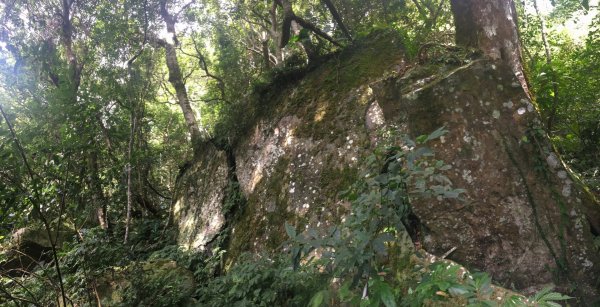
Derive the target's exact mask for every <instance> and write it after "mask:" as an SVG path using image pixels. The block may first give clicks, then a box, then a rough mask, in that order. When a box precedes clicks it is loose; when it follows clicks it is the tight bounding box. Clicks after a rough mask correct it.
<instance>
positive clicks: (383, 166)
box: [286, 128, 462, 306]
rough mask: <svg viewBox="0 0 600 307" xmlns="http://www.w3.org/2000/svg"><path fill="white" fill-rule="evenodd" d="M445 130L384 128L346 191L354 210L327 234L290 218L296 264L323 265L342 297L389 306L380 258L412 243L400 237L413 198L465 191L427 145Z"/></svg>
mask: <svg viewBox="0 0 600 307" xmlns="http://www.w3.org/2000/svg"><path fill="white" fill-rule="evenodd" d="M445 132H446V131H445V130H444V129H443V128H440V129H438V130H436V131H434V132H433V133H431V134H429V135H423V136H419V137H418V138H417V141H416V142H415V141H412V140H410V139H409V138H407V137H404V136H400V135H397V134H396V133H395V131H394V130H389V131H386V132H385V133H384V134H382V136H381V140H380V142H381V143H380V146H378V147H377V148H376V149H375V151H374V153H373V154H372V155H370V156H368V157H367V158H366V161H365V170H364V171H363V173H362V174H361V175H360V176H359V180H358V181H357V182H355V183H354V184H353V185H352V187H351V188H350V189H348V190H347V191H346V192H344V193H343V195H344V197H345V198H346V199H347V200H348V201H349V202H350V203H351V210H350V214H349V215H347V216H346V217H345V218H344V221H343V222H342V223H341V224H340V225H335V226H333V227H331V228H329V229H327V230H326V231H325V236H323V234H322V231H321V232H319V231H318V230H316V229H310V228H309V229H308V230H307V231H306V232H304V233H297V232H296V230H295V229H294V228H293V227H292V226H290V225H287V224H286V231H287V233H288V236H289V237H290V241H291V243H292V245H291V247H290V251H291V256H292V260H293V263H294V267H295V268H299V267H302V266H307V265H310V266H314V267H319V268H323V269H324V270H325V273H327V274H328V276H329V278H330V282H333V280H334V279H335V280H338V282H339V283H340V284H341V285H342V286H341V288H340V289H339V290H338V295H337V296H338V298H339V299H340V300H341V301H346V302H354V303H358V302H360V301H361V300H365V299H366V301H367V302H368V305H373V306H377V305H379V304H381V303H383V304H385V305H386V306H391V305H392V302H395V301H397V300H398V298H397V297H396V295H397V294H394V292H393V291H391V285H390V280H386V279H384V278H382V277H381V276H380V275H379V273H380V272H382V269H381V268H379V264H378V263H379V262H380V261H381V259H385V258H386V257H388V256H389V252H390V251H389V248H390V247H391V246H394V245H399V246H398V248H400V252H401V253H406V250H403V249H407V248H410V247H409V245H410V243H407V242H404V243H403V244H404V245H402V243H401V240H402V235H403V234H405V233H406V225H409V224H410V222H409V220H408V219H409V216H410V213H411V209H410V201H411V198H413V197H438V196H439V197H443V198H457V197H459V195H460V193H462V190H460V189H453V188H451V187H450V181H449V180H448V178H447V177H445V176H443V175H441V174H440V172H441V171H445V170H448V169H449V166H447V165H445V164H444V163H443V161H439V160H435V159H434V157H433V152H432V151H431V150H430V149H428V148H427V147H425V146H424V145H425V144H426V143H427V142H429V141H432V140H435V139H437V138H439V137H441V136H442V135H443V134H444V133H445ZM407 244H408V245H407ZM315 253H317V254H318V257H317V258H315ZM323 295H325V294H324V293H323V292H319V293H317V296H316V297H315V298H313V302H318V301H321V299H320V297H321V296H323ZM315 304H316V303H315ZM361 304H363V303H361Z"/></svg>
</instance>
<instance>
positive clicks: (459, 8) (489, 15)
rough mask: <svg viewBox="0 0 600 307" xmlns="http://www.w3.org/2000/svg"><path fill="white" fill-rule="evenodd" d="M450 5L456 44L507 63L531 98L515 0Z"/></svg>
mask: <svg viewBox="0 0 600 307" xmlns="http://www.w3.org/2000/svg"><path fill="white" fill-rule="evenodd" d="M450 3H451V6H452V14H453V15H454V24H455V27H456V43H457V44H459V45H462V46H465V47H469V48H476V49H480V50H481V51H482V52H483V54H484V55H486V56H487V57H488V58H490V59H493V60H502V61H504V62H505V63H508V64H509V65H510V67H511V68H512V70H513V72H514V73H515V75H516V76H517V79H518V80H519V82H520V83H521V86H523V88H524V89H525V90H526V92H527V94H528V95H529V90H528V86H527V82H526V80H525V76H524V74H523V65H522V61H521V43H520V40H519V33H518V30H517V12H516V9H515V4H514V2H513V0H508V1H507V0H488V1H482V0H451V1H450Z"/></svg>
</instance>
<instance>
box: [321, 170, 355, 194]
mask: <svg viewBox="0 0 600 307" xmlns="http://www.w3.org/2000/svg"><path fill="white" fill-rule="evenodd" d="M357 178H358V169H356V168H352V167H348V168H335V167H331V168H325V170H324V171H323V173H322V174H321V179H320V180H319V185H320V186H321V187H322V189H323V190H326V191H338V192H341V191H344V190H346V189H348V188H349V187H350V186H351V185H352V183H354V182H355V181H356V179H357Z"/></svg>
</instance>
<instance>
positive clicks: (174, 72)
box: [160, 0, 202, 153]
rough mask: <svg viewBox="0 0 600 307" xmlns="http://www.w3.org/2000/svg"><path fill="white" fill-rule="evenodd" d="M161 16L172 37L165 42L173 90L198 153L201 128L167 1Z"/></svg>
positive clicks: (164, 2) (163, 0) (161, 3)
mask: <svg viewBox="0 0 600 307" xmlns="http://www.w3.org/2000/svg"><path fill="white" fill-rule="evenodd" d="M160 14H161V16H162V18H163V20H164V21H165V24H166V25H167V31H168V32H169V34H170V35H172V42H169V41H165V42H163V45H164V47H165V51H166V55H165V57H166V62H167V68H168V69H169V82H170V83H171V85H172V86H173V88H175V93H176V95H177V101H178V102H179V106H180V107H181V111H182V112H183V117H184V118H185V123H186V124H187V127H188V131H189V132H190V135H191V139H192V146H193V148H194V153H197V152H198V149H199V147H200V145H201V141H202V135H201V133H200V126H199V125H198V122H197V121H196V115H195V114H194V110H193V109H192V106H191V104H190V99H189V97H188V93H187V90H186V88H185V84H184V82H183V75H182V74H181V68H180V66H179V62H178V60H177V49H176V48H175V46H176V45H177V43H178V42H177V35H176V34H175V18H174V16H173V15H171V14H170V13H169V11H168V10H167V0H162V1H160Z"/></svg>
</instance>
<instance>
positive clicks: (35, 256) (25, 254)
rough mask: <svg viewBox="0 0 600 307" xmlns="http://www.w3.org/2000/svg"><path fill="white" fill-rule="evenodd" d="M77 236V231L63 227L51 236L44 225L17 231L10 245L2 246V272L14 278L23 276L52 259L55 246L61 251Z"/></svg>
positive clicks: (54, 231) (0, 266) (53, 231)
mask: <svg viewBox="0 0 600 307" xmlns="http://www.w3.org/2000/svg"><path fill="white" fill-rule="evenodd" d="M74 236H75V231H74V230H73V229H72V228H70V227H69V226H66V225H63V226H62V227H61V228H60V229H59V230H58V231H56V230H55V229H52V231H51V232H50V235H49V234H48V232H47V231H46V229H45V228H44V227H43V226H42V225H34V226H29V227H24V228H20V229H17V230H15V231H14V232H13V233H12V236H11V238H10V241H9V242H8V244H4V245H2V248H1V250H0V253H1V254H2V256H1V257H2V259H3V261H2V262H0V270H1V271H2V273H3V274H8V275H12V276H17V275H23V274H27V273H28V272H31V270H32V269H33V268H34V267H35V266H37V265H38V263H40V262H48V261H50V260H51V259H52V255H51V251H52V245H53V244H54V245H55V246H56V248H57V249H60V248H61V247H62V246H63V244H64V243H65V242H67V241H70V240H72V239H73V237H74Z"/></svg>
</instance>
